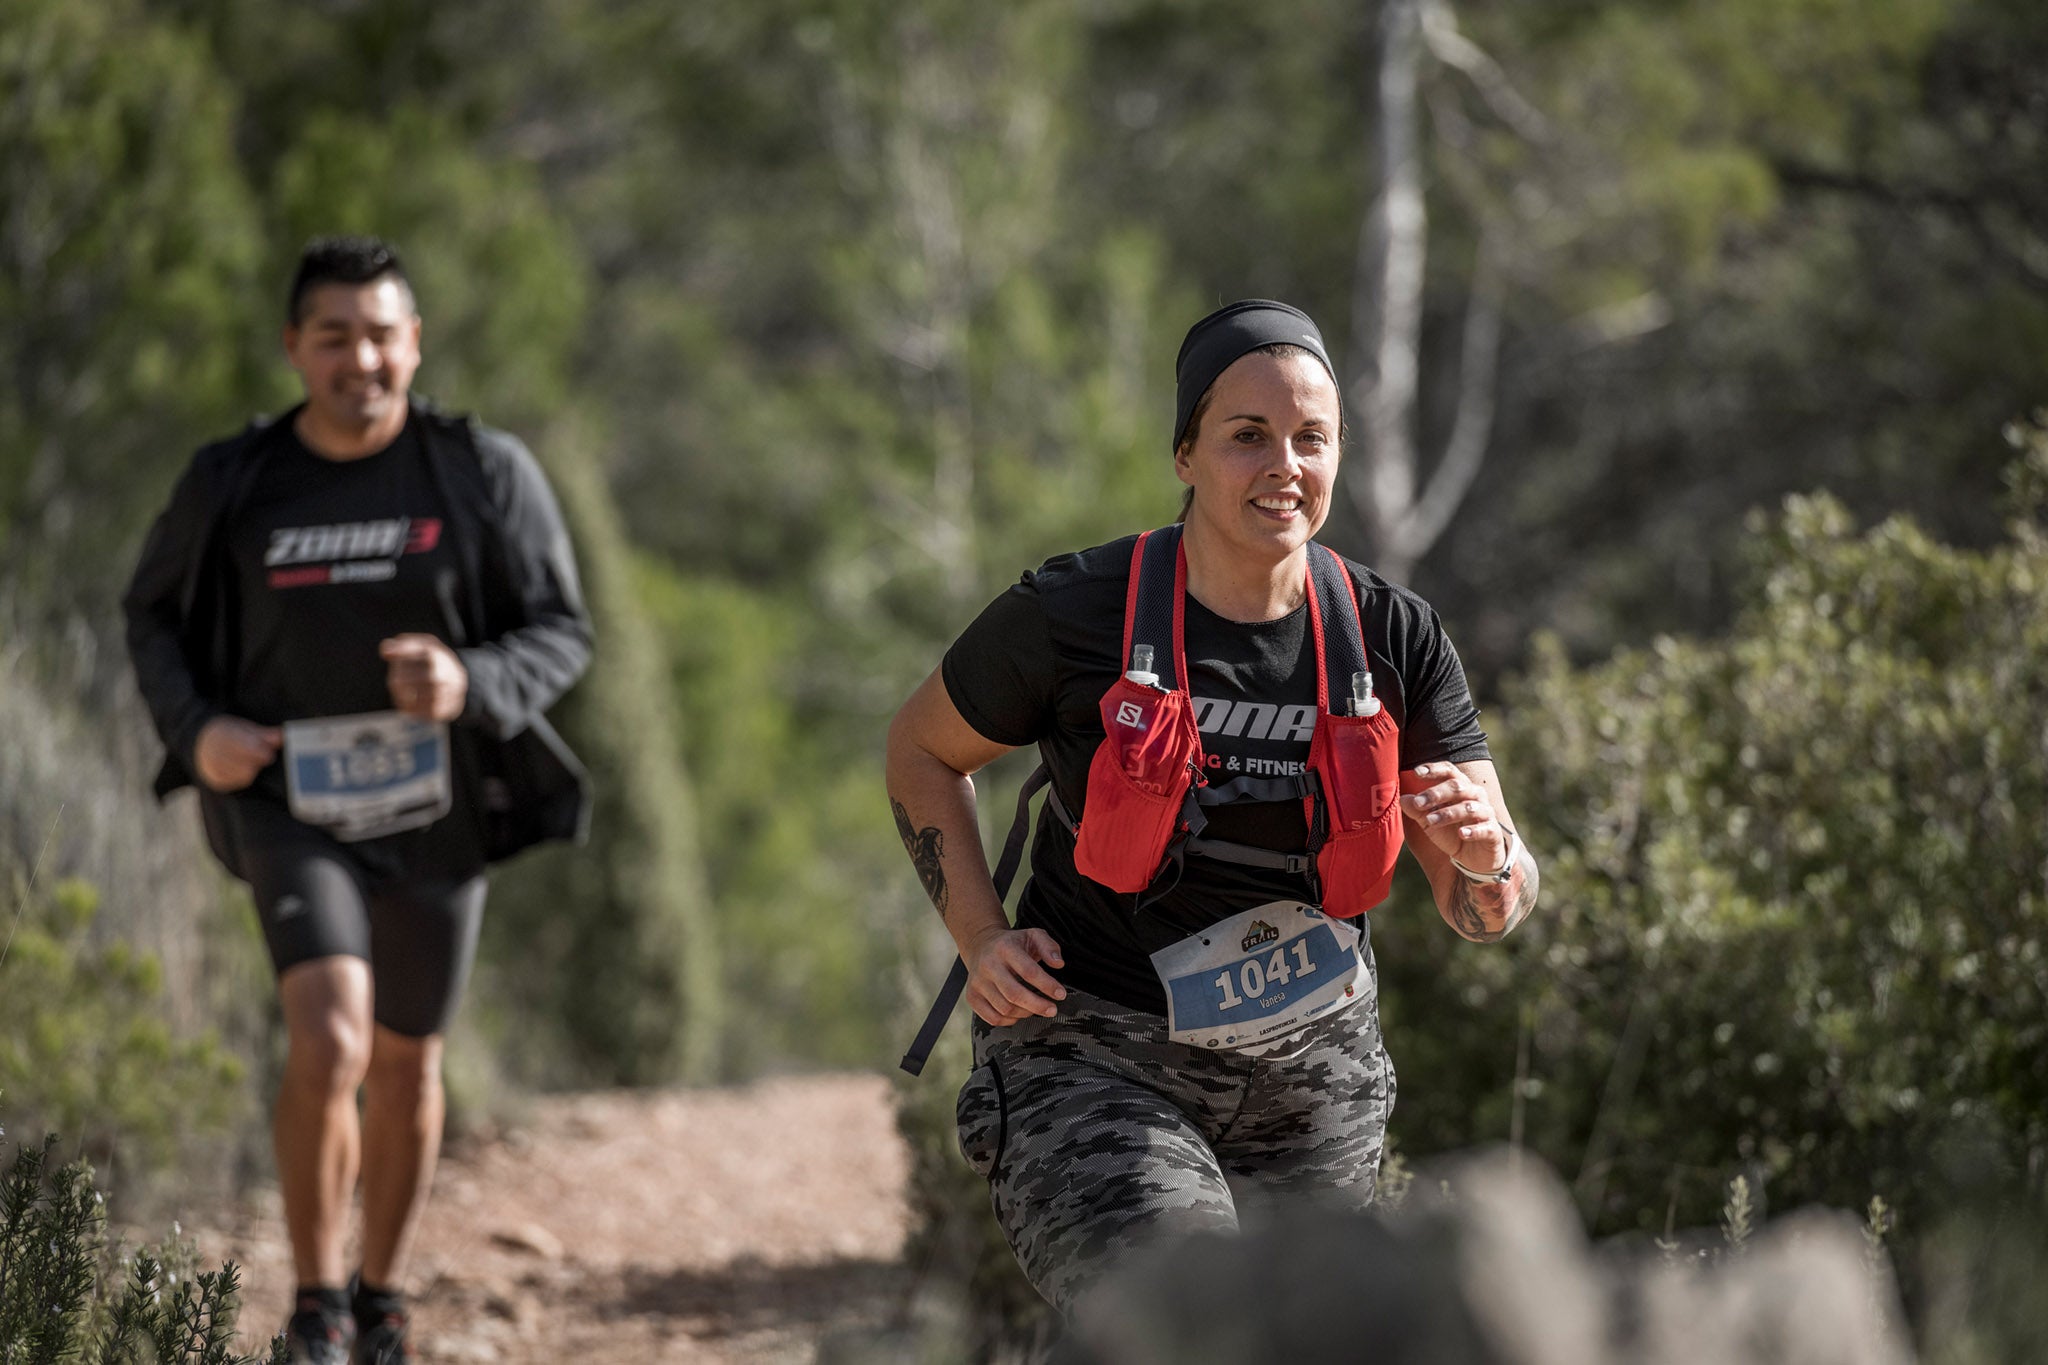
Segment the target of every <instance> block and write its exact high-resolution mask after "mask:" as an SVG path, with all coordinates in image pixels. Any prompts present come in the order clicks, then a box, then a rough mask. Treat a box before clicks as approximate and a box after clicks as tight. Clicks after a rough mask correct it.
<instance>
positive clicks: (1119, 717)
mask: <svg viewBox="0 0 2048 1365" xmlns="http://www.w3.org/2000/svg"><path fill="white" fill-rule="evenodd" d="M1116 723H1117V724H1118V725H1128V726H1130V727H1131V728H1132V729H1135V730H1142V729H1144V728H1145V708H1144V707H1142V706H1140V705H1138V703H1136V702H1134V701H1126V702H1119V703H1118V704H1117V708H1116Z"/></svg>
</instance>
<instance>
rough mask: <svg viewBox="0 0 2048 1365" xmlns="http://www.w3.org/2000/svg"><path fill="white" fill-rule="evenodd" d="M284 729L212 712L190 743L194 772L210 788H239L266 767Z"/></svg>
mask: <svg viewBox="0 0 2048 1365" xmlns="http://www.w3.org/2000/svg"><path fill="white" fill-rule="evenodd" d="M283 744H284V731H282V730H280V729H278V728H277V727H276V726H275V725H258V724H257V723H256V722H255V721H253V720H243V719H242V718H241V717H240V716H215V717H214V718H213V719H212V720H210V721H208V722H206V725H205V726H204V728H202V729H201V730H200V731H199V738H198V740H197V741H195V742H194V743H193V745H192V767H193V776H195V777H197V778H198V779H199V780H200V782H202V783H204V784H205V786H206V788H207V789H208V790H209V791H216V792H238V791H240V790H242V788H244V787H246V786H248V785H249V784H250V783H251V782H254V781H255V780H256V774H258V773H260V772H262V771H263V770H264V769H265V768H267V767H269V766H270V764H271V762H272V761H273V760H274V759H276V757H277V751H278V749H279V748H280V747H281V746H282V745H283Z"/></svg>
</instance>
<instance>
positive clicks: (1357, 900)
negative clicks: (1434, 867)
mask: <svg viewBox="0 0 2048 1365" xmlns="http://www.w3.org/2000/svg"><path fill="white" fill-rule="evenodd" d="M1400 738H1401V737H1400V731H1399V730H1398V729H1397V728H1396V727H1395V725H1394V722H1393V720H1392V719H1391V718H1390V717H1389V716H1388V715H1387V713H1386V710H1385V708H1382V709H1381V710H1380V711H1379V713H1378V714H1376V715H1371V716H1332V715H1325V716H1321V717H1319V718H1318V719H1317V721H1316V733H1315V738H1314V739H1313V740H1311V741H1310V742H1309V758H1308V762H1309V766H1310V767H1311V768H1313V769H1315V771H1316V774H1317V775H1318V776H1319V777H1320V778H1321V779H1322V788H1323V806H1324V810H1325V812H1326V814H1327V818H1328V820H1329V834H1328V836H1327V837H1326V838H1325V839H1324V841H1323V846H1322V848H1320V849H1318V850H1317V852H1316V874H1317V876H1318V877H1319V878H1320V879H1321V880H1322V884H1323V909H1324V911H1325V912H1326V913H1328V914H1331V915H1335V916H1338V917H1339V918H1343V919H1349V918H1351V917H1353V916H1356V915H1362V914H1364V913H1365V912H1366V911H1368V910H1370V909H1372V908H1373V907H1374V906H1376V905H1378V904H1379V903H1380V902H1381V901H1383V900H1385V899H1386V898H1387V890H1388V888H1389V887H1391V886H1392V885H1393V881H1394V861H1395V859H1397V858H1398V857H1400V855H1401V806H1400V800H1399V798H1400V791H1401V773H1400V761H1401V753H1400V749H1401V746H1400ZM1309 819H1310V821H1311V822H1313V821H1314V819H1315V810H1314V807H1313V804H1311V806H1310V810H1309Z"/></svg>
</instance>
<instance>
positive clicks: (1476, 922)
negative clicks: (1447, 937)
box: [1450, 844, 1542, 943]
mask: <svg viewBox="0 0 2048 1365" xmlns="http://www.w3.org/2000/svg"><path fill="white" fill-rule="evenodd" d="M1541 881H1542V878H1541V875H1540V874H1539V873H1538V872H1537V870H1536V860H1535V858H1533V857H1531V856H1530V854H1529V849H1528V846H1527V845H1526V844H1525V845H1523V846H1522V848H1521V849H1520V850H1519V851H1518V853H1517V856H1516V858H1515V875H1514V876H1513V877H1512V878H1510V879H1509V880H1507V881H1505V882H1501V883H1499V884H1497V885H1483V884H1481V883H1479V882H1474V881H1468V880H1466V879H1465V878H1463V877H1460V878H1458V879H1457V884H1456V885H1455V886H1454V887H1452V889H1451V904H1450V920H1451V927H1452V928H1453V929H1455V930H1457V931H1458V935H1459V937H1461V938H1468V939H1470V940H1472V942H1474V943H1498V942H1499V941H1500V940H1501V939H1504V938H1506V937H1507V936H1508V934H1509V933H1511V932H1512V931H1513V930H1514V927H1515V926H1516V925H1518V924H1520V923H1521V922H1522V921H1523V920H1525V919H1527V918H1528V917H1529V912H1530V911H1531V910H1534V909H1535V908H1536V892H1537V888H1538V886H1539V884H1540V883H1541ZM1482 897H1484V898H1485V899H1486V900H1488V901H1492V902H1493V903H1494V904H1493V907H1492V910H1493V913H1495V914H1497V915H1499V916H1500V927H1498V928H1494V927H1492V926H1490V925H1488V924H1487V922H1486V918H1487V912H1486V910H1484V909H1482V908H1481V904H1480V901H1481V898H1482Z"/></svg>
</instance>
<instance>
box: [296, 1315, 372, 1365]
mask: <svg viewBox="0 0 2048 1365" xmlns="http://www.w3.org/2000/svg"><path fill="white" fill-rule="evenodd" d="M284 1335H285V1344H286V1345H287V1346H288V1347H289V1348H290V1354H289V1356H288V1357H287V1358H288V1359H289V1360H290V1361H291V1362H292V1365H349V1354H348V1349H349V1346H350V1345H351V1344H352V1343H353V1342H354V1341H355V1336H356V1324H355V1319H354V1318H352V1317H350V1316H349V1315H348V1314H347V1313H337V1312H334V1311H333V1310H331V1309H328V1308H324V1307H322V1306H321V1304H320V1303H319V1301H318V1300H315V1299H300V1300H299V1310H298V1311H297V1312H296V1313H293V1314H292V1317H291V1321H290V1322H288V1323H286V1324H285V1329H284Z"/></svg>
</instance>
